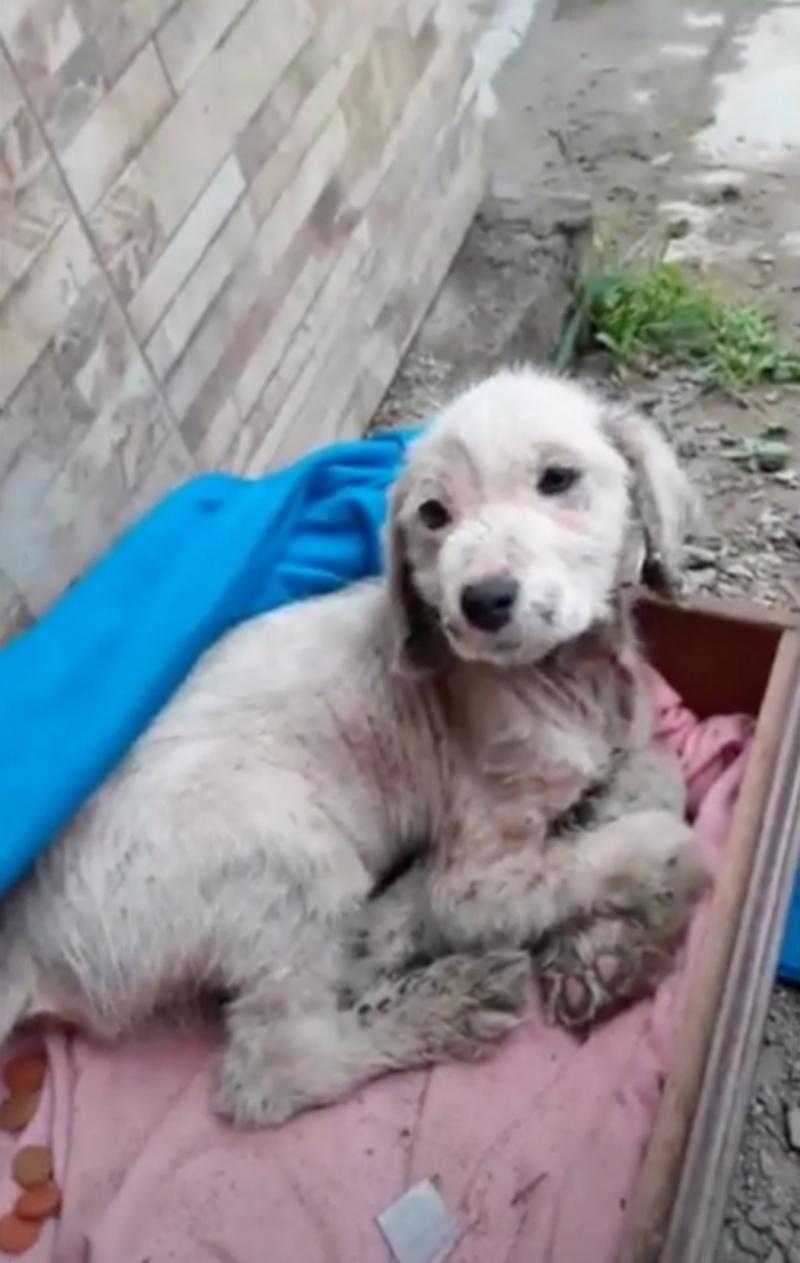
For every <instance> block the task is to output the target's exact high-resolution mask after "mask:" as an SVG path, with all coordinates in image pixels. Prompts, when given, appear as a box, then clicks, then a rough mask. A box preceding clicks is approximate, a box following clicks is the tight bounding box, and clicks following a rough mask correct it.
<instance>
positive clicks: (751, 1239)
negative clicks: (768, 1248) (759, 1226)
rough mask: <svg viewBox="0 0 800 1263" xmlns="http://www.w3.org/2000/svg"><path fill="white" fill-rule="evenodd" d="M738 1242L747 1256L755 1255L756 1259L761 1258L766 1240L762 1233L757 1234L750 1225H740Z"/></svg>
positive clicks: (737, 1232) (737, 1231) (737, 1234)
mask: <svg viewBox="0 0 800 1263" xmlns="http://www.w3.org/2000/svg"><path fill="white" fill-rule="evenodd" d="M736 1241H737V1243H738V1245H739V1248H740V1249H742V1250H744V1252H745V1254H754V1255H755V1256H756V1258H758V1257H760V1255H761V1252H762V1247H763V1241H764V1238H763V1236H762V1235H761V1233H760V1232H755V1231H754V1229H753V1228H751V1227H750V1225H749V1224H739V1225H738V1227H737V1229H736Z"/></svg>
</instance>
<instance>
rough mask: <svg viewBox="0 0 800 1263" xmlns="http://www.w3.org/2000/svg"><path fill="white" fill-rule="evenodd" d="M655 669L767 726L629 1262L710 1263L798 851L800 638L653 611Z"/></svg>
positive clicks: (771, 625)
mask: <svg viewBox="0 0 800 1263" xmlns="http://www.w3.org/2000/svg"><path fill="white" fill-rule="evenodd" d="M639 615H640V627H641V631H642V634H643V637H644V640H645V643H646V645H647V647H648V651H649V657H650V660H651V661H652V663H653V665H654V666H655V667H656V668H657V669H658V670H659V671H660V672H661V673H662V674H663V675H664V676H665V678H666V679H667V680H668V681H669V683H670V684H672V685H673V687H674V688H675V689H677V690H678V692H679V693H680V694H681V697H682V698H683V700H684V701H685V702H686V704H687V705H688V706H690V707H691V708H692V709H693V710H694V711H695V712H696V713H697V714H699V715H700V716H707V715H712V714H724V713H725V714H731V713H736V712H745V713H747V714H750V715H752V716H754V717H757V727H756V733H755V738H754V745H753V748H752V751H751V755H750V758H749V762H748V766H747V770H746V774H745V780H744V783H743V786H742V789H741V792H740V795H739V800H738V803H737V806H736V811H735V815H734V820H733V825H732V832H731V836H730V839H729V842H728V846H727V850H726V856H725V861H724V864H723V868H722V872H721V874H720V876H719V878H718V880H717V884H716V887H715V891H714V895H713V901H712V905H711V909H710V913H709V928H708V933H707V935H706V937H705V942H704V946H703V950H702V954H701V956H700V957H699V959H698V961H697V964H696V968H695V970H694V973H693V977H692V980H691V986H690V991H689V995H688V999H687V1003H686V1008H685V1010H684V1014H683V1018H682V1026H681V1032H680V1038H679V1043H678V1051H677V1055H676V1057H675V1060H674V1063H673V1065H672V1067H671V1070H670V1074H669V1076H668V1079H667V1082H666V1085H665V1089H664V1093H663V1096H662V1100H661V1105H660V1108H659V1112H658V1116H657V1118H656V1123H655V1127H654V1129H653V1133H652V1136H651V1139H650V1143H649V1146H648V1149H647V1152H646V1154H645V1158H644V1163H643V1166H642V1170H641V1173H640V1177H639V1180H638V1183H637V1187H636V1190H635V1194H634V1196H633V1198H632V1200H631V1204H630V1207H629V1213H628V1219H627V1223H626V1231H625V1238H624V1244H623V1247H622V1251H621V1257H620V1263H656V1261H658V1263H710V1260H711V1259H712V1258H713V1257H714V1249H715V1246H716V1243H717V1239H718V1236H719V1233H720V1230H721V1227H722V1222H723V1216H724V1210H725V1203H726V1197H727V1192H728V1186H729V1183H730V1179H731V1175H732V1173H733V1168H734V1163H735V1161H736V1156H737V1152H738V1148H739V1143H740V1139H741V1133H742V1128H743V1124H744V1119H745V1114H746V1110H747V1105H748V1099H749V1095H750V1089H751V1085H752V1082H753V1076H754V1072H755V1066H756V1059H757V1057H758V1052H759V1049H760V1045H761V1038H762V1033H763V1029H764V1023H765V1020H766V1014H767V1008H768V1004H769V997H770V992H771V990H772V986H773V982H774V978H775V969H776V964H777V958H778V952H779V949H780V944H781V937H782V931H783V923H784V919H785V916H786V911H787V908H788V904H789V899H790V896H791V891H792V885H793V881H794V875H795V870H796V867H797V863H798V852H799V851H800V634H799V633H798V630H797V629H796V628H793V627H792V626H791V624H790V622H789V620H787V619H785V618H782V617H781V616H780V615H778V614H774V613H772V612H771V611H769V610H764V609H761V608H759V607H753V606H748V605H737V604H729V603H721V602H708V601H704V602H696V603H692V604H690V605H687V606H666V605H661V604H657V603H654V602H649V601H647V602H643V603H642V605H641V606H640V610H639Z"/></svg>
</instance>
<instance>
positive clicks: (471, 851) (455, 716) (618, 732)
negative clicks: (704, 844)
mask: <svg viewBox="0 0 800 1263" xmlns="http://www.w3.org/2000/svg"><path fill="white" fill-rule="evenodd" d="M553 469H556V470H557V471H558V470H560V471H561V473H560V474H557V475H553V473H552V471H553ZM565 469H566V470H568V471H571V473H570V475H569V477H565V476H564V473H563V471H564V470H565ZM546 471H550V472H549V473H547V477H544V475H545V473H546ZM572 474H574V475H575V477H574V478H572ZM570 479H571V481H570ZM559 480H561V482H564V483H565V484H566V483H569V484H570V485H568V486H566V485H565V486H564V487H563V488H561V489H559ZM554 485H555V491H554V490H553V487H554ZM431 501H435V502H436V504H437V506H438V508H437V510H436V512H435V513H433V512H432V510H431V509H430V502H431ZM426 502H427V508H426V509H422V512H421V506H423V505H425V504H426ZM689 504H690V496H689V492H688V488H687V486H686V483H685V481H684V479H683V475H682V474H681V473H680V471H679V469H678V466H677V464H676V463H675V460H674V457H673V455H672V453H671V451H670V450H669V448H668V446H667V445H666V443H665V442H664V441H663V439H662V438H661V437H660V436H659V434H658V432H657V431H656V429H655V428H654V427H653V426H652V425H651V424H650V423H649V422H647V421H646V420H643V419H642V418H640V417H638V416H636V415H635V414H632V413H628V412H625V411H624V410H623V411H620V410H618V409H611V408H610V407H608V405H607V404H606V403H605V402H604V400H602V399H601V398H600V397H599V396H598V395H596V394H595V393H594V392H592V391H590V390H587V389H586V388H584V387H583V386H580V385H578V384H576V383H574V382H571V381H568V380H564V379H560V378H557V377H554V376H550V375H547V374H544V373H541V372H538V371H535V370H533V369H520V370H517V371H507V372H503V373H501V374H499V375H497V376H495V377H493V378H491V379H489V380H486V381H484V382H482V383H480V384H479V385H477V386H475V387H473V388H472V389H470V390H468V391H467V392H465V393H464V394H463V395H461V396H460V397H459V398H457V399H456V400H455V401H454V402H453V403H452V404H451V405H450V406H449V407H447V408H446V409H444V411H443V412H442V413H441V415H440V416H439V417H438V418H437V420H436V421H435V422H434V423H433V424H432V426H431V427H430V429H429V430H428V431H427V432H426V433H425V435H424V436H423V437H421V438H420V439H419V440H418V441H417V442H416V443H415V444H414V445H413V447H412V449H411V451H410V453H409V456H408V460H407V464H406V467H405V469H404V470H403V472H402V473H401V476H400V478H399V479H398V482H397V484H396V486H395V488H394V490H393V493H392V498H391V510H390V522H389V528H388V540H387V547H388V564H387V578H386V580H385V581H383V582H376V583H365V584H361V585H357V586H355V587H353V588H351V589H349V590H347V591H344V592H342V593H339V594H337V595H334V596H330V597H326V598H323V599H319V600H310V601H306V602H304V603H301V604H297V605H293V606H290V607H286V608H284V609H281V610H279V611H277V612H275V613H271V614H269V615H266V616H264V617H260V618H256V619H254V620H252V621H251V622H248V623H247V624H245V625H243V626H240V627H239V628H237V629H236V630H234V631H232V632H231V633H230V634H229V635H227V636H226V637H225V638H224V639H223V640H222V641H221V642H220V643H219V644H217V645H216V646H215V647H214V648H213V649H212V650H211V651H210V652H209V653H208V654H206V656H205V657H204V658H203V659H202V661H201V662H200V663H199V665H198V666H197V668H196V669H195V670H194V672H193V673H192V674H191V676H190V678H189V679H188V680H187V681H186V683H185V684H184V686H183V687H182V688H181V690H180V691H179V692H178V693H177V695H176V696H175V697H174V699H173V700H172V701H171V702H170V704H169V705H168V706H167V707H166V709H165V710H164V711H163V713H162V714H161V715H160V717H159V718H158V719H157V721H156V722H155V723H154V724H153V725H152V727H151V728H150V730H149V731H148V732H147V734H146V735H145V736H144V737H143V738H142V739H141V740H140V741H139V742H138V743H137V745H136V746H135V748H134V749H133V751H132V752H131V754H130V755H129V757H128V758H127V759H126V760H125V762H124V763H123V764H122V766H121V767H120V768H119V770H118V771H117V772H116V774H115V775H113V776H112V777H111V778H110V779H109V781H108V782H107V783H106V784H105V785H104V786H103V787H102V789H101V790H100V791H99V792H98V793H97V794H96V795H95V796H94V798H93V799H91V801H90V802H89V803H88V804H87V806H86V807H85V808H84V810H83V811H81V813H80V814H79V816H78V817H77V818H76V819H75V821H74V822H73V824H72V825H71V826H70V828H69V829H68V830H67V831H66V833H65V834H64V836H63V837H62V838H61V839H60V840H59V841H58V842H57V843H56V844H55V845H54V846H53V847H52V849H51V850H50V851H49V852H47V853H46V854H45V855H44V856H43V857H42V859H41V860H40V861H39V862H38V864H37V866H36V869H35V871H34V872H33V873H32V874H31V875H30V877H28V878H27V879H26V880H25V881H24V882H23V883H22V884H21V886H20V887H19V888H18V890H17V891H16V892H15V893H14V894H12V896H11V897H10V898H9V899H8V901H7V902H6V903H5V905H4V906H3V908H2V911H1V912H0V1041H2V1039H4V1038H5V1036H6V1034H7V1033H8V1031H9V1030H10V1029H11V1028H12V1027H13V1026H14V1025H15V1024H16V1023H17V1022H18V1021H20V1020H21V1019H23V1018H25V1017H27V1016H30V1015H31V1014H34V1013H37V1012H41V1011H49V1012H53V1011H55V1012H57V1013H60V1014H63V1015H67V1016H69V1017H71V1018H72V1019H74V1020H77V1021H78V1022H79V1023H81V1024H83V1025H85V1026H86V1027H87V1028H88V1029H89V1030H90V1031H92V1032H94V1033H95V1034H97V1035H100V1036H104V1037H109V1038H113V1037H115V1036H118V1035H119V1034H121V1033H122V1032H124V1031H126V1030H127V1029H129V1028H130V1027H132V1026H134V1025H136V1024H137V1023H140V1022H142V1021H144V1020H146V1019H147V1018H148V1017H149V1016H151V1015H152V1014H153V1013H154V1012H156V1011H158V1010H161V1009H163V1008H164V1007H165V1006H167V1007H168V1006H169V1005H170V1004H172V1003H173V1001H174V1000H175V999H176V998H177V997H180V996H181V995H182V994H184V993H185V992H187V991H204V990H213V991H215V992H219V993H221V994H222V995H223V996H224V997H225V1008H224V1022H225V1032H226V1040H225V1047H224V1051H223V1054H222V1058H221V1062H220V1069H219V1074H218V1078H217V1082H216V1085H215V1088H214V1102H215V1105H216V1108H217V1109H218V1110H219V1112H220V1113H221V1114H222V1115H223V1116H225V1117H228V1118H230V1119H232V1120H234V1121H236V1122H238V1123H240V1124H249V1125H253V1124H258V1125H267V1124H277V1123H280V1122H282V1121H284V1120H285V1119H287V1118H289V1117H290V1116H291V1115H293V1114H295V1113H297V1112H298V1111H300V1110H303V1109H305V1108H308V1107H311V1106H317V1105H322V1104H325V1103H327V1102H330V1101H333V1100H335V1099H337V1098H339V1097H341V1096H342V1095H343V1094H345V1093H347V1092H348V1091H349V1090H351V1089H352V1088H353V1087H355V1086H356V1085H358V1084H360V1083H362V1082H364V1081H365V1080H367V1079H368V1078H370V1077H372V1076H374V1075H377V1074H380V1073H382V1072H384V1071H386V1070H390V1069H393V1068H400V1067H405V1066H416V1065H422V1064H426V1063H429V1062H432V1061H437V1060H441V1059H443V1058H447V1057H475V1056H478V1055H481V1054H482V1053H483V1052H484V1051H485V1050H486V1048H487V1047H488V1046H489V1045H490V1044H491V1042H492V1041H493V1040H495V1039H497V1038H498V1037H500V1036H502V1035H503V1034H504V1033H505V1032H507V1031H508V1030H510V1029H511V1028H512V1027H513V1026H514V1025H515V1024H516V1022H517V1021H518V1020H519V1018H520V1015H521V1014H522V1012H523V1009H524V1005H525V1000H526V993H527V989H528V988H527V984H528V979H529V975H530V955H529V952H528V950H527V949H528V948H530V947H535V948H537V949H539V951H540V957H539V965H540V970H539V972H540V976H541V979H542V985H543V988H544V991H545V997H546V1001H547V1004H548V1006H549V1009H550V1011H551V1013H552V1014H553V1016H554V1017H555V1018H557V1019H560V1020H563V1021H575V1022H577V1021H585V1020H588V1019H589V1018H591V1017H592V1016H594V1015H595V1014H596V1013H598V1012H600V1011H602V1010H603V1009H604V1008H606V1007H608V1006H609V1005H611V1004H613V1003H616V1002H618V1001H619V1000H620V999H621V998H625V997H626V996H627V995H629V994H632V993H633V992H634V991H635V990H636V989H637V988H638V987H640V986H641V985H642V984H643V982H646V981H648V980H649V979H650V978H651V977H652V976H653V973H654V972H655V971H657V970H658V969H660V968H662V967H663V963H664V960H665V955H664V953H665V950H666V948H667V947H668V946H669V945H670V944H671V943H672V941H673V940H674V938H675V936H676V935H677V934H678V933H680V931H681V930H682V928H683V927H684V925H685V923H686V920H687V918H688V915H689V911H690V908H691V906H692V903H693V901H694V899H695V898H696V897H697V895H698V893H699V891H700V890H701V888H702V886H703V880H704V879H703V870H702V866H701V863H700V860H699V857H698V852H697V849H696V847H695V842H694V838H693V835H692V833H691V831H690V830H689V829H688V828H687V826H686V825H684V824H683V822H682V814H681V813H682V796H681V791H680V784H679V778H678V777H677V776H676V775H675V770H674V768H671V767H670V766H669V765H668V763H667V762H666V761H665V759H664V756H661V755H659V754H658V753H657V752H656V751H655V750H654V749H653V747H652V744H651V722H650V716H649V711H648V706H647V702H646V696H645V692H644V690H643V688H642V687H641V685H640V679H639V672H640V659H639V654H638V650H637V647H636V644H635V641H634V638H633V636H632V633H631V630H630V625H629V622H628V616H627V612H626V608H625V593H626V591H627V589H628V587H629V586H630V584H631V583H632V582H634V581H635V580H636V578H637V577H638V570H639V566H640V562H641V554H642V549H643V548H645V549H646V551H647V554H648V559H649V565H650V570H649V573H650V575H651V576H654V577H656V578H657V579H658V582H659V583H662V584H664V585H666V584H669V583H672V582H674V580H675V577H676V573H677V568H678V565H679V561H680V547H681V538H682V533H683V528H684V522H685V516H686V512H687V510H688V507H689ZM444 519H446V520H444ZM646 573H647V570H646ZM498 577H500V578H505V579H506V580H508V579H511V580H513V582H514V583H515V584H516V585H517V589H516V595H515V598H514V600H513V609H512V610H511V612H510V614H509V617H508V620H507V622H506V623H505V625H504V626H502V627H501V628H497V629H495V630H493V631H492V630H489V631H487V630H481V629H480V628H478V627H476V626H475V625H474V623H473V622H471V621H470V619H469V618H468V617H467V616H466V615H465V612H464V600H463V598H464V589H465V588H466V587H468V586H469V585H476V584H477V585H481V584H485V583H486V582H487V580H495V579H497V578H498ZM410 856H415V857H416V860H415V862H414V864H413V865H412V867H411V869H410V871H409V872H408V873H407V874H406V875H405V876H404V877H403V878H401V879H400V880H398V881H397V882H395V883H394V884H393V885H391V886H390V887H389V889H388V890H386V891H384V892H383V893H382V894H380V895H379V896H378V897H377V898H371V896H372V895H373V893H374V892H375V891H376V890H377V889H379V888H380V887H381V884H382V883H383V882H385V880H386V877H387V874H389V873H390V872H392V871H393V870H395V869H396V868H397V866H398V865H402V863H403V862H404V860H406V859H407V858H408V857H410Z"/></svg>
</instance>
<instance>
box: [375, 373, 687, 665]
mask: <svg viewBox="0 0 800 1263" xmlns="http://www.w3.org/2000/svg"><path fill="white" fill-rule="evenodd" d="M626 424H627V425H628V427H629V430H630V424H631V423H630V418H626ZM638 424H639V425H643V426H647V425H648V424H649V423H647V422H639V423H638ZM612 428H613V427H609V424H608V418H607V416H606V415H605V412H604V404H603V402H602V401H601V400H598V399H597V398H596V397H595V396H594V395H593V394H591V393H589V392H588V391H586V390H584V389H583V388H581V387H579V386H578V385H576V384H575V383H571V382H568V381H564V380H559V379H556V378H552V377H546V376H544V375H541V374H538V373H534V372H532V371H529V372H518V373H503V374H500V375H499V376H497V377H494V378H490V379H489V380H487V381H485V382H483V383H481V384H480V385H479V386H477V387H474V388H473V389H472V390H470V391H468V392H467V393H466V394H464V395H462V396H461V397H460V398H459V399H457V400H456V401H455V402H454V403H453V404H451V405H450V407H449V408H447V409H446V410H445V411H443V412H442V413H441V414H440V416H439V417H438V418H437V420H436V421H435V422H434V423H433V425H432V426H431V428H430V430H429V431H428V432H427V433H426V435H425V436H424V437H423V438H421V439H420V440H419V441H418V442H417V443H416V444H415V445H414V447H413V448H412V450H411V454H410V457H409V462H408V466H407V469H406V471H405V474H404V475H403V477H402V479H401V481H400V483H399V484H398V486H397V488H396V491H395V496H394V504H393V522H392V535H391V544H390V574H392V572H393V574H394V578H393V585H394V588H395V591H396V593H397V599H398V600H399V601H401V602H402V604H403V609H404V616H405V618H406V620H407V621H408V623H409V631H410V632H411V634H412V635H413V633H414V627H413V620H414V618H415V617H417V618H418V617H419V615H420V613H422V615H423V617H427V619H428V624H429V626H430V625H431V624H434V625H435V626H436V628H437V633H438V634H439V635H441V634H443V635H444V637H445V638H446V641H447V643H448V645H449V648H450V649H451V651H452V652H453V653H455V654H456V655H457V656H458V657H460V658H462V659H465V660H471V661H475V660H478V661H484V662H490V663H493V664H495V665H498V666H504V665H508V666H519V665H525V664H529V663H534V662H536V661H538V660H539V659H540V658H542V657H544V656H545V655H546V654H548V653H550V652H551V651H552V650H553V649H554V648H556V647H557V646H558V645H561V644H564V643H566V642H567V641H570V640H572V639H574V638H575V637H576V636H579V635H581V634H582V633H583V632H585V631H586V630H587V629H588V628H589V627H590V626H591V625H592V624H593V623H595V622H597V621H598V620H600V619H602V618H603V617H605V616H607V615H608V613H609V608H610V602H611V598H612V596H613V593H614V591H615V590H616V588H617V586H618V584H619V582H620V577H621V573H622V571H623V570H624V568H625V555H626V549H628V548H629V547H630V544H631V528H632V524H633V514H632V494H631V493H632V490H633V483H634V481H635V479H636V477H637V472H638V473H641V471H637V470H635V469H634V464H635V458H634V457H632V456H631V453H630V452H627V453H623V451H622V450H621V446H620V443H619V442H617V441H615V436H614V434H613V433H612V432H611V431H612ZM649 428H650V429H652V427H649ZM633 432H634V435H635V436H638V437H639V438H641V435H640V434H639V432H638V430H636V427H635V426H634V431H633ZM628 437H630V434H629V436H628ZM651 437H652V436H650V435H648V436H647V438H648V441H649V440H650V438H651ZM655 442H656V445H657V456H658V458H659V459H660V460H661V461H663V460H664V459H665V453H666V460H667V462H668V465H669V470H668V472H669V475H670V477H671V478H672V479H673V481H674V483H675V485H674V487H673V488H672V491H671V492H669V494H670V496H672V492H674V493H675V494H677V489H678V483H680V486H681V487H683V482H682V478H681V476H680V474H679V472H678V471H677V466H675V464H674V461H673V460H672V457H671V454H670V453H669V450H668V449H667V448H666V445H665V444H663V441H661V440H660V439H658V438H657V436H656V437H655ZM676 479H677V481H676ZM664 489H665V490H667V488H666V484H665V487H664ZM671 502H672V501H671V500H670V503H671Z"/></svg>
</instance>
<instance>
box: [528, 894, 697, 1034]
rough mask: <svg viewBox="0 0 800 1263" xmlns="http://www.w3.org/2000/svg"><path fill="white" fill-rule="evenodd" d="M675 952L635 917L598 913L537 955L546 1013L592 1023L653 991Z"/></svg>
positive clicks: (565, 1022)
mask: <svg viewBox="0 0 800 1263" xmlns="http://www.w3.org/2000/svg"><path fill="white" fill-rule="evenodd" d="M671 963H672V957H671V956H670V954H669V952H668V951H667V950H666V949H665V947H664V946H663V945H662V944H659V943H656V942H654V941H653V940H652V938H651V937H650V933H649V931H648V929H647V928H646V927H645V926H643V925H642V924H639V923H636V922H635V921H632V920H622V919H619V920H617V919H614V918H610V917H609V918H607V917H598V918H597V920H596V921H594V922H592V923H590V924H589V925H588V926H586V927H585V928H583V929H581V930H573V931H566V930H565V931H562V932H560V933H558V934H555V935H554V936H553V937H552V939H551V940H550V942H549V944H548V945H547V947H546V948H545V949H544V950H543V951H542V952H541V954H540V955H539V956H538V957H537V959H536V962H535V964H536V971H537V975H538V979H539V986H540V990H541V996H542V1005H543V1009H544V1013H545V1016H546V1017H547V1018H548V1019H549V1021H551V1022H553V1023H554V1024H557V1025H559V1026H566V1027H588V1026H591V1025H592V1024H593V1023H594V1022H596V1021H599V1020H600V1019H602V1018H604V1017H607V1016H609V1015H610V1014H611V1013H613V1012H616V1011H617V1010H619V1009H620V1008H621V1007H622V1006H623V1005H625V1004H628V1003H630V1002H632V1001H633V1000H636V999H639V998H641V997H642V996H643V995H646V994H647V993H648V992H650V991H652V990H654V988H655V987H656V985H657V984H658V982H659V981H660V980H661V978H663V977H664V975H665V974H666V973H667V972H668V971H669V968H670V966H671Z"/></svg>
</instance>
